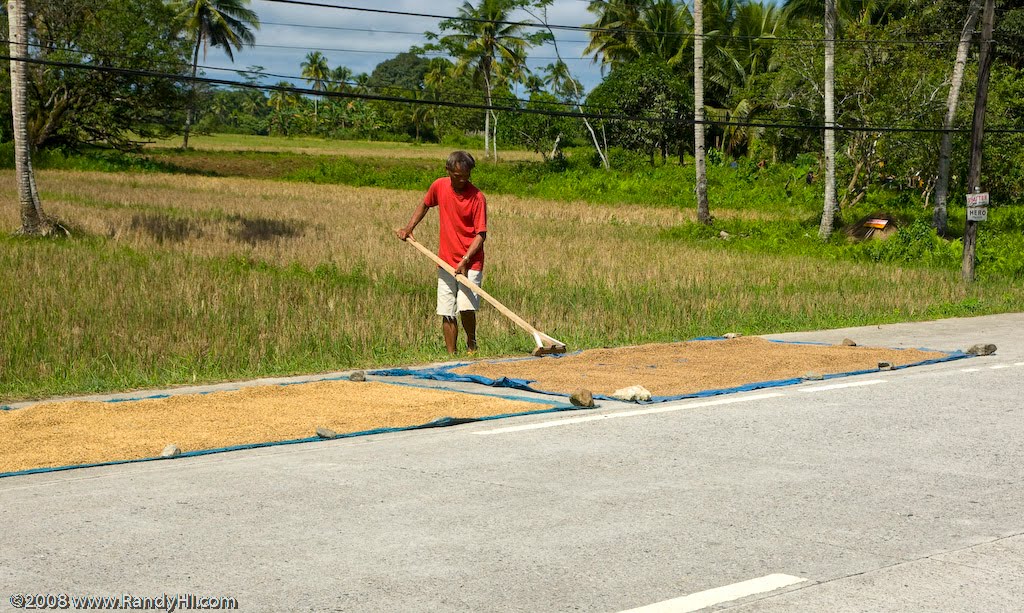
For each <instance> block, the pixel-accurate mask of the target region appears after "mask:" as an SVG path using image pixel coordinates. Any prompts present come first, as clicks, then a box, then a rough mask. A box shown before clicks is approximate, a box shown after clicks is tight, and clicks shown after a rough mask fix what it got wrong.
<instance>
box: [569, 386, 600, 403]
mask: <svg viewBox="0 0 1024 613" xmlns="http://www.w3.org/2000/svg"><path fill="white" fill-rule="evenodd" d="M569 402H570V403H572V405H573V406H574V407H586V408H591V407H593V406H594V395H593V394H591V393H590V390H588V389H583V388H582V387H581V388H579V389H577V390H576V391H575V392H573V393H572V396H569Z"/></svg>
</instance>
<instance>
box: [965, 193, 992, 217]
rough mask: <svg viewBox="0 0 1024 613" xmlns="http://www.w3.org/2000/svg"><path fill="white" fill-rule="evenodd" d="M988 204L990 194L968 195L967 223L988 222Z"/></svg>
mask: <svg viewBox="0 0 1024 613" xmlns="http://www.w3.org/2000/svg"><path fill="white" fill-rule="evenodd" d="M988 202H989V201H988V192H985V193H984V194H967V221H987V220H988Z"/></svg>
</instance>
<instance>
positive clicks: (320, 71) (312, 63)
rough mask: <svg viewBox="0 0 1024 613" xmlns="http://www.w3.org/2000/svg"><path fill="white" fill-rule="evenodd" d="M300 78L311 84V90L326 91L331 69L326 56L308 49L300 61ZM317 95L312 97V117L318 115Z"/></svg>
mask: <svg viewBox="0 0 1024 613" xmlns="http://www.w3.org/2000/svg"><path fill="white" fill-rule="evenodd" d="M302 78H303V79H305V80H306V81H308V82H309V83H310V85H312V86H313V91H315V92H323V91H327V81H328V80H329V79H330V78H331V69H330V67H328V66H327V58H326V57H324V54H323V53H320V52H319V51H310V52H309V53H307V54H306V59H305V61H303V62H302ZM317 98H318V96H314V97H313V117H318V116H319V113H318V107H317Z"/></svg>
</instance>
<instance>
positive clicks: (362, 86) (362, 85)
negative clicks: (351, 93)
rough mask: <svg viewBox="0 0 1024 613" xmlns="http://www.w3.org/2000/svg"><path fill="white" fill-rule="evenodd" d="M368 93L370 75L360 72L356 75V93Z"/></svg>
mask: <svg viewBox="0 0 1024 613" xmlns="http://www.w3.org/2000/svg"><path fill="white" fill-rule="evenodd" d="M369 91H370V75H368V74H366V73H365V72H361V73H359V74H357V75H356V92H357V93H360V94H365V93H367V92H369Z"/></svg>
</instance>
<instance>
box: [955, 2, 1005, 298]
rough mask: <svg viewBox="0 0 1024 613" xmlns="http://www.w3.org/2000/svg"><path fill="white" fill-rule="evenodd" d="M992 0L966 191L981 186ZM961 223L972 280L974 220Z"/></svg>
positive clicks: (965, 269) (965, 273) (985, 22)
mask: <svg viewBox="0 0 1024 613" xmlns="http://www.w3.org/2000/svg"><path fill="white" fill-rule="evenodd" d="M995 4H996V3H995V0H985V11H984V13H983V14H982V26H981V56H980V57H979V59H978V92H977V94H976V95H975V98H974V123H973V124H972V125H971V165H970V169H969V171H968V173H967V193H969V194H973V193H977V192H978V191H980V188H981V153H982V148H981V145H982V141H983V140H984V138H985V106H986V105H987V104H988V78H989V73H990V72H991V69H992V56H993V55H995V53H994V51H995V49H994V43H993V42H992V32H993V30H994V29H995V21H996V6H995ZM966 224H967V225H966V226H965V227H964V259H963V264H962V266H961V268H960V274H961V277H962V278H963V280H964V281H967V282H971V281H974V251H975V248H976V247H977V244H978V222H976V221H970V220H967V221H966Z"/></svg>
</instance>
